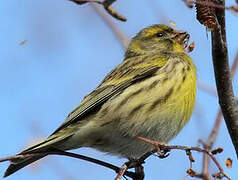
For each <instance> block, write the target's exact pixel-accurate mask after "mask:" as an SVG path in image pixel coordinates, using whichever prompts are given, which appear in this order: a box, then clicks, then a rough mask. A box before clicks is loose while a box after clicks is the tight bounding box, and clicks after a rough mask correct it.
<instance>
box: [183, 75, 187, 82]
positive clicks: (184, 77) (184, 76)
mask: <svg viewBox="0 0 238 180" xmlns="http://www.w3.org/2000/svg"><path fill="white" fill-rule="evenodd" d="M185 79H186V74H184V75H183V80H182V82H184V81H185Z"/></svg>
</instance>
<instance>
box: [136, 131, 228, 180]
mask: <svg viewBox="0 0 238 180" xmlns="http://www.w3.org/2000/svg"><path fill="white" fill-rule="evenodd" d="M137 139H139V140H141V141H144V142H146V143H149V144H151V145H153V146H155V148H156V149H157V151H161V150H162V151H167V152H168V151H170V150H173V149H177V150H183V151H185V152H186V154H187V155H188V157H189V160H190V161H191V158H190V156H189V153H187V152H188V151H197V152H202V153H205V154H207V155H208V156H209V157H210V158H211V159H212V161H213V162H214V163H215V165H216V166H217V168H218V169H219V172H218V173H216V174H214V175H213V176H216V177H217V176H218V175H220V176H223V177H226V178H227V179H228V180H231V178H230V177H229V176H228V175H227V174H226V173H225V172H224V170H223V168H222V167H221V165H220V164H219V163H218V161H217V159H216V158H215V156H214V154H213V153H212V151H209V150H207V149H202V148H199V147H187V146H181V145H166V144H164V143H161V142H158V141H153V140H150V139H147V138H144V137H140V136H137ZM154 151H155V150H153V152H154Z"/></svg>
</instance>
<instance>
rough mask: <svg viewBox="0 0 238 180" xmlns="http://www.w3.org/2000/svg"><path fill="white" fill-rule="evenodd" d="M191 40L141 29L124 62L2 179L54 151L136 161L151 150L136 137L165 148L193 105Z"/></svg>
mask: <svg viewBox="0 0 238 180" xmlns="http://www.w3.org/2000/svg"><path fill="white" fill-rule="evenodd" d="M189 38H190V35H189V34H188V33H187V32H185V31H181V30H175V29H173V28H171V27H169V26H167V25H164V24H154V25H151V26H148V27H145V28H144V29H142V30H141V31H140V32H139V33H138V34H137V35H136V36H135V37H133V38H132V39H131V41H130V43H129V46H128V48H127V50H126V52H125V56H124V59H123V61H122V62H121V63H120V64H119V65H118V66H116V67H115V68H114V69H113V70H112V71H111V72H109V73H108V74H107V75H106V77H105V78H104V79H103V80H102V82H101V83H100V84H99V85H98V86H97V87H96V88H95V89H94V90H93V91H92V92H91V93H90V94H88V95H87V96H86V97H85V98H84V99H83V100H82V102H81V103H80V104H79V105H78V106H77V107H76V108H75V109H74V110H73V111H72V112H71V113H70V114H69V115H68V116H67V118H66V119H65V121H64V122H63V123H62V124H61V125H60V126H59V127H58V128H56V130H55V131H54V132H53V133H52V134H51V135H50V136H48V137H47V138H45V139H43V140H42V141H40V142H37V143H36V144H34V145H32V146H30V147H28V148H26V149H25V150H23V151H22V152H20V153H18V154H17V155H23V156H22V158H19V159H17V160H11V161H10V165H9V167H8V168H7V170H6V171H5V174H4V177H7V176H9V175H11V174H13V173H15V172H16V171H18V170H20V169H21V168H23V167H25V166H27V165H29V164H31V163H33V162H35V161H37V160H39V159H41V158H44V157H45V156H47V155H48V154H47V152H49V151H50V150H52V149H58V150H61V151H68V150H72V149H77V148H83V147H90V148H94V149H96V150H99V151H102V152H105V153H107V154H110V155H116V156H118V157H123V158H127V159H138V158H140V157H141V156H142V155H143V154H145V153H146V152H149V151H151V150H152V149H153V148H154V147H153V146H152V145H151V144H148V143H145V142H142V141H140V140H139V139H138V138H137V137H144V138H148V139H151V140H154V141H159V142H164V143H168V142H169V141H170V140H171V139H172V138H174V137H175V136H176V135H177V134H178V133H179V132H180V131H181V129H182V128H183V127H184V126H185V124H186V123H187V122H188V121H189V119H190V117H191V115H192V112H193V109H194V106H195V99H196V67H195V65H194V63H193V60H192V59H191V58H190V56H189V55H188V54H187V52H186V47H187V43H188V41H189ZM26 154H27V156H24V155H26Z"/></svg>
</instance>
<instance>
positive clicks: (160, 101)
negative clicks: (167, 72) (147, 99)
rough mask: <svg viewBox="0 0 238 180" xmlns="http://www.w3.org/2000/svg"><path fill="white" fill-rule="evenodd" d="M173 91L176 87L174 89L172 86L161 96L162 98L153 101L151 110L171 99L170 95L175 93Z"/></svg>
mask: <svg viewBox="0 0 238 180" xmlns="http://www.w3.org/2000/svg"><path fill="white" fill-rule="evenodd" d="M173 91H174V89H173V87H172V88H171V89H170V90H169V91H168V92H167V93H166V94H165V96H163V97H160V98H158V99H157V100H155V101H154V102H153V104H152V105H151V106H150V109H149V111H151V110H153V109H154V108H155V107H156V106H157V105H158V104H160V103H163V102H166V101H167V100H168V99H169V97H170V96H171V94H172V93H173Z"/></svg>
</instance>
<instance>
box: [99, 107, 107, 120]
mask: <svg viewBox="0 0 238 180" xmlns="http://www.w3.org/2000/svg"><path fill="white" fill-rule="evenodd" d="M107 113H108V107H106V108H104V109H102V110H101V112H100V118H103V117H104V116H105V115H107Z"/></svg>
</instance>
